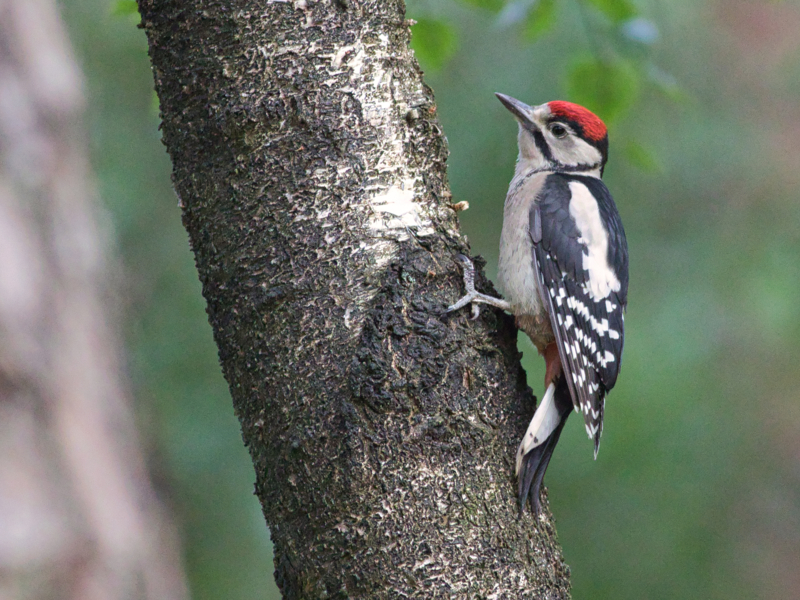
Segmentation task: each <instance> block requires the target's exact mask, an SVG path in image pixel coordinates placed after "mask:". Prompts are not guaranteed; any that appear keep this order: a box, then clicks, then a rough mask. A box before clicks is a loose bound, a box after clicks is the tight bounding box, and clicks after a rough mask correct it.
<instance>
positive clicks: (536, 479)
mask: <svg viewBox="0 0 800 600" xmlns="http://www.w3.org/2000/svg"><path fill="white" fill-rule="evenodd" d="M554 400H555V405H556V409H557V410H558V413H559V415H560V416H561V421H560V422H559V424H558V426H557V427H556V428H555V429H554V430H553V432H552V433H551V434H550V436H549V437H548V438H547V439H546V440H545V441H544V442H543V443H542V444H540V445H538V446H536V447H535V448H533V449H532V450H531V451H530V452H528V453H527V454H526V455H525V456H524V457H523V458H522V466H521V468H520V472H519V513H520V515H522V513H523V512H524V511H525V504H526V502H527V501H528V498H530V501H531V508H532V510H533V514H534V515H538V514H539V511H540V510H541V504H540V502H539V495H540V490H541V487H542V481H543V480H544V474H545V472H546V471H547V466H548V465H549V464H550V458H551V457H552V456H553V450H555V449H556V444H558V438H559V437H561V431H562V430H563V429H564V424H565V423H566V422H567V417H569V413H571V412H572V397H571V396H570V393H569V387H568V386H567V380H566V379H564V377H563V375H562V377H561V378H560V379H559V381H558V383H557V385H556V392H555V398H554Z"/></svg>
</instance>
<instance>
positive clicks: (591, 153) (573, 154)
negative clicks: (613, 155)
mask: <svg viewBox="0 0 800 600" xmlns="http://www.w3.org/2000/svg"><path fill="white" fill-rule="evenodd" d="M547 141H548V143H549V144H550V148H551V149H552V152H553V158H555V159H556V160H557V161H558V162H560V163H563V164H565V165H594V164H597V163H599V162H600V160H601V158H602V156H601V155H600V151H599V150H598V149H597V148H595V147H594V146H592V145H591V144H587V143H586V142H584V141H583V140H582V139H579V138H576V137H573V136H569V137H567V138H564V139H561V140H559V139H556V138H554V137H552V136H551V135H548V136H547Z"/></svg>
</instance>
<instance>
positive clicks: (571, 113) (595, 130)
mask: <svg viewBox="0 0 800 600" xmlns="http://www.w3.org/2000/svg"><path fill="white" fill-rule="evenodd" d="M547 106H549V107H550V113H551V114H553V115H555V116H557V117H564V118H565V119H569V120H570V121H575V122H576V123H577V124H578V125H580V126H581V127H582V128H583V135H585V136H586V137H587V138H589V139H590V140H592V141H595V142H599V141H600V140H602V139H603V138H604V137H606V135H607V134H608V130H607V129H606V126H605V123H603V121H601V120H600V117H598V116H597V115H596V114H594V113H593V112H592V111H590V110H589V109H586V108H584V107H582V106H580V105H579V104H573V103H572V102H564V101H563V100H554V101H553V102H548V103H547Z"/></svg>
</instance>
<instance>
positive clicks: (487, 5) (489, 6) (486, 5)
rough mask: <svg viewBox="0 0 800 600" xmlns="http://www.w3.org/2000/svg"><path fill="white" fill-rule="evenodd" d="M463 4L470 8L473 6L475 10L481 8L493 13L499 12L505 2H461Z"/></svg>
mask: <svg viewBox="0 0 800 600" xmlns="http://www.w3.org/2000/svg"><path fill="white" fill-rule="evenodd" d="M461 1H462V2H463V3H464V4H469V5H470V6H475V7H477V8H483V9H485V10H490V11H492V12H494V13H497V12H500V11H501V10H502V8H503V6H505V4H506V3H505V0H461Z"/></svg>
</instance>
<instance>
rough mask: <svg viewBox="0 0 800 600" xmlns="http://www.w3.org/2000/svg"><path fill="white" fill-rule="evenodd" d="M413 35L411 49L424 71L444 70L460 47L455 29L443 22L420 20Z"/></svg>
mask: <svg viewBox="0 0 800 600" xmlns="http://www.w3.org/2000/svg"><path fill="white" fill-rule="evenodd" d="M411 33H412V36H411V48H413V49H414V52H415V53H416V55H417V59H418V60H419V62H420V64H421V65H422V67H423V68H424V69H430V70H434V71H435V70H437V69H440V68H442V66H444V64H445V63H446V62H447V60H448V59H449V58H450V57H452V56H453V54H455V51H456V48H457V47H458V37H457V35H456V31H455V29H453V28H452V27H451V26H450V25H448V24H447V23H443V22H442V21H435V20H433V19H419V20H418V21H417V23H416V24H415V25H413V26H412V27H411Z"/></svg>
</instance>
